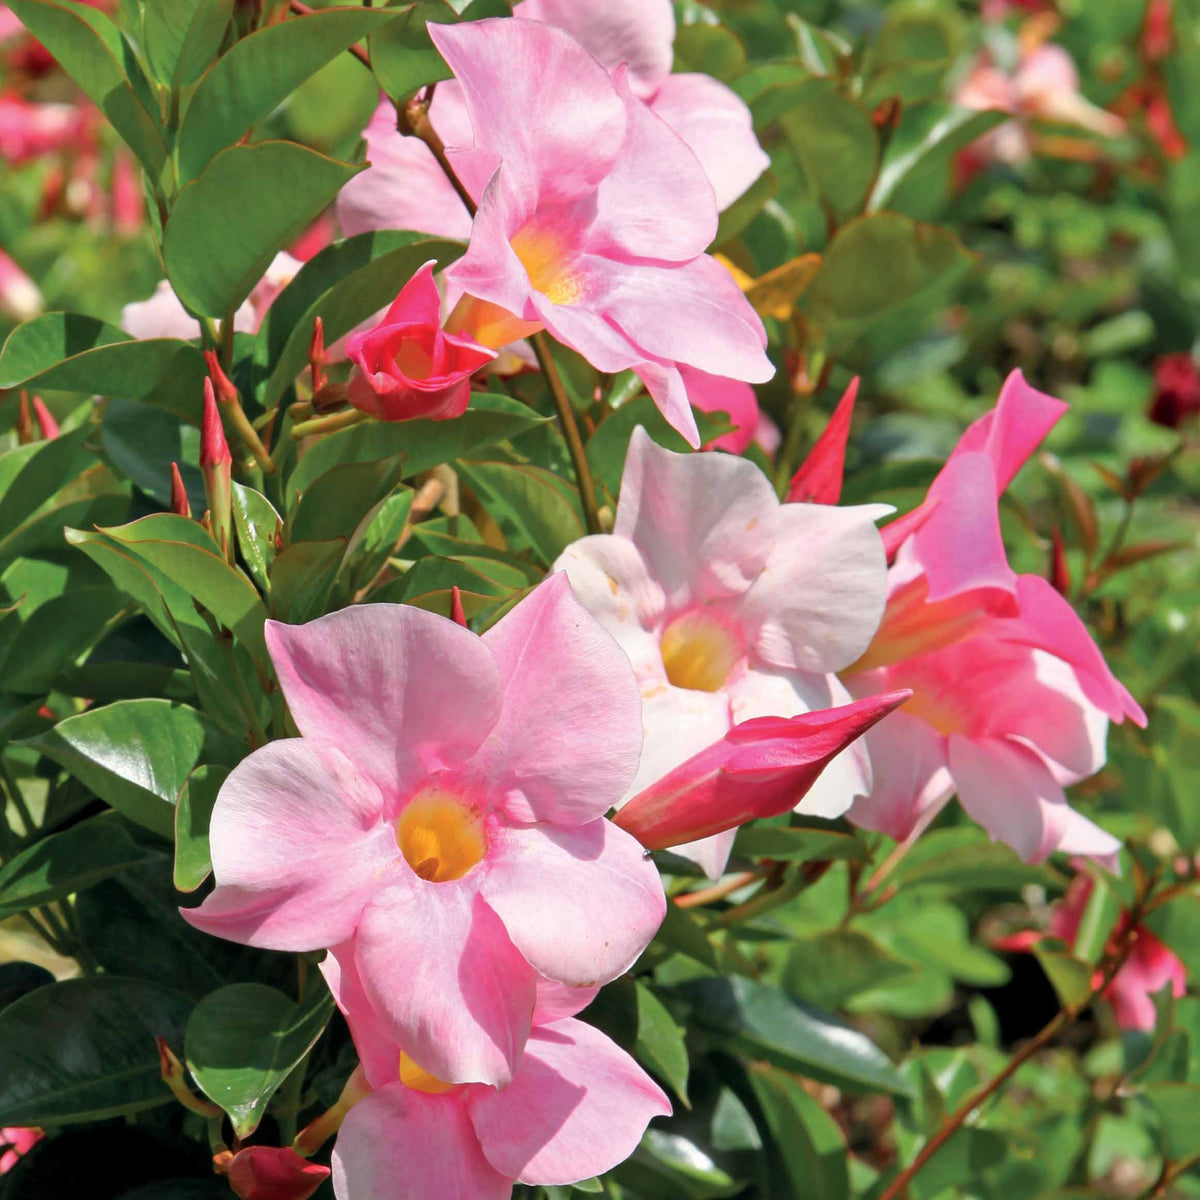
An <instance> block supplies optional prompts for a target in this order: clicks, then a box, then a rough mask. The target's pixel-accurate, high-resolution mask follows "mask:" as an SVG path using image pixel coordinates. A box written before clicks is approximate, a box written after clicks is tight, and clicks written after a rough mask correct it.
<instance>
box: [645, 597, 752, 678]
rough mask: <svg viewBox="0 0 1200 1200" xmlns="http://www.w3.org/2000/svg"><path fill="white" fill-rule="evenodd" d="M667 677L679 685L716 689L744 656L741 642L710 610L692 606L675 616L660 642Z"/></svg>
mask: <svg viewBox="0 0 1200 1200" xmlns="http://www.w3.org/2000/svg"><path fill="white" fill-rule="evenodd" d="M659 648H660V650H661V651H662V660H663V667H664V668H665V670H666V672H667V679H668V680H669V681H670V682H671V683H672V684H673V685H674V686H675V687H678V688H689V689H690V690H692V691H695V692H716V691H719V690H720V689H721V688H722V687H724V686H725V683H726V681H727V680H728V679H729V673H730V672H731V671H732V670H733V668H734V667H735V666H736V665H737V663H738V661H739V660H740V659H741V657H742V654H743V651H742V646H741V643H740V642H739V640H738V638H737V637H736V636H735V635H734V634H733V632H732V631H731V630H729V629H728V628H726V626H725V625H724V624H723V623H722V622H721V621H720V620H719V619H718V618H717V617H715V616H713V615H712V614H711V613H706V612H703V611H701V610H693V611H692V612H688V613H684V614H683V615H682V616H679V617H676V618H675V619H674V620H673V621H672V622H670V624H669V625H667V627H666V628H665V629H664V630H663V632H662V639H661V641H660V643H659Z"/></svg>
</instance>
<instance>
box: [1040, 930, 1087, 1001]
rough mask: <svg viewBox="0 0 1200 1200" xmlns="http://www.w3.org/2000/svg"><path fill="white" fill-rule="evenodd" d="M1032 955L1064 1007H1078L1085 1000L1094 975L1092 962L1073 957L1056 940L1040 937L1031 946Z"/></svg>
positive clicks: (1067, 947)
mask: <svg viewBox="0 0 1200 1200" xmlns="http://www.w3.org/2000/svg"><path fill="white" fill-rule="evenodd" d="M1033 952H1034V954H1035V955H1036V956H1037V960H1038V962H1040V963H1041V964H1042V970H1044V971H1045V972H1046V975H1047V976H1048V977H1049V979H1050V982H1051V983H1052V984H1053V985H1054V990H1055V992H1057V993H1058V998H1059V1001H1060V1002H1061V1003H1062V1004H1063V1005H1069V1006H1071V1007H1078V1006H1079V1005H1081V1004H1083V1003H1084V1002H1085V1001H1086V1000H1087V998H1088V996H1090V995H1091V992H1092V977H1093V975H1094V974H1095V969H1094V968H1093V967H1092V964H1091V963H1089V962H1085V961H1084V960H1083V959H1081V958H1076V957H1075V955H1074V954H1073V953H1072V952H1071V949H1070V947H1069V946H1067V945H1066V943H1065V942H1063V941H1062V940H1061V939H1059V938H1050V937H1047V938H1042V939H1041V940H1040V941H1038V942H1035V943H1034V946H1033Z"/></svg>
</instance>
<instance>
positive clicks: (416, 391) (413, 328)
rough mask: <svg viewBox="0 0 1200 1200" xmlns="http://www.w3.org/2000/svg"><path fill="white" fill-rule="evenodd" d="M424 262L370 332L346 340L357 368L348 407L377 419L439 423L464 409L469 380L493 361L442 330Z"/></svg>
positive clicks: (465, 340) (430, 271)
mask: <svg viewBox="0 0 1200 1200" xmlns="http://www.w3.org/2000/svg"><path fill="white" fill-rule="evenodd" d="M433 268H434V263H433V262H427V263H426V264H425V265H424V266H423V267H422V268H421V269H420V270H419V271H418V272H417V273H416V274H415V275H414V276H413V277H412V278H411V279H410V280H409V281H408V282H407V283H406V284H405V285H404V287H403V288H402V289H401V291H400V294H399V295H398V296H397V297H396V299H395V300H394V301H393V302H392V306H391V308H389V309H388V310H387V312H386V313H385V314H384V316H383V318H382V319H381V320H380V321H379V323H378V324H377V325H376V326H375V327H374V328H373V329H368V330H364V331H362V332H360V333H355V334H352V335H351V336H350V337H349V338H348V339H347V340H346V356H347V358H349V359H350V361H351V362H353V363H354V364H355V366H356V367H358V370H357V371H356V372H355V373H354V374H353V375H352V376H351V378H350V393H349V395H350V403H351V404H353V405H354V407H355V408H360V409H362V411H363V412H367V413H370V414H371V415H372V416H373V417H378V418H379V419H380V420H383V421H411V420H413V419H414V418H416V417H425V418H428V419H429V420H433V421H445V420H447V419H449V418H450V417H458V416H461V415H462V414H463V412H465V411H466V408H467V404H468V402H469V401H470V399H471V395H470V392H471V385H470V378H471V376H472V375H473V374H474V373H475V372H476V371H478V370H479V369H480V368H481V367H484V366H486V365H487V364H488V363H489V362H491V361H492V359H493V358H495V357H496V353H495V351H494V350H486V349H484V347H482V346H480V345H478V344H477V343H476V342H475V341H473V340H472V339H471V338H464V337H452V336H451V335H450V334H447V333H444V332H443V331H442V318H441V305H442V301H441V297H440V296H439V295H438V290H437V284H435V283H434V282H433Z"/></svg>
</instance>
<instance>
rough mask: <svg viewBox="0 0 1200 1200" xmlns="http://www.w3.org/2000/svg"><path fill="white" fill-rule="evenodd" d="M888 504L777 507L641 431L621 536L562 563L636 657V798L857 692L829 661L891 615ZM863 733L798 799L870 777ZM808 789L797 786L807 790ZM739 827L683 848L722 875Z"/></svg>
mask: <svg viewBox="0 0 1200 1200" xmlns="http://www.w3.org/2000/svg"><path fill="white" fill-rule="evenodd" d="M887 511H889V510H888V509H887V508H886V507H884V506H882V505H865V506H860V507H856V508H832V507H829V506H825V505H813V504H788V505H780V503H779V501H778V500H777V499H776V497H775V492H774V490H773V489H772V487H771V485H770V483H769V482H768V481H767V478H766V476H764V475H763V473H762V472H761V471H760V470H759V469H758V468H757V467H756V466H754V464H753V463H750V462H747V461H746V460H745V459H740V458H734V457H731V456H729V455H724V454H672V453H671V452H670V451H667V450H663V449H662V448H661V447H659V446H657V445H655V443H654V442H652V441H651V440H650V438H649V437H648V436H647V434H646V432H645V430H643V429H641V428H638V429H636V430H634V434H633V438H632V439H631V441H630V443H629V454H628V457H627V458H626V460H625V473H624V476H623V478H622V480H621V495H620V502H619V504H618V506H617V515H616V524H615V526H614V529H613V532H612V533H611V534H602V535H597V536H594V537H586V538H581V539H580V540H579V541H577V542H574V543H572V545H570V546H568V547H567V549H566V550H565V551H564V552H563V554H562V556H561V557H560V558H559V560H558V562H557V563H556V564H555V565H556V567H557V568H559V569H561V570H565V571H566V572H567V573H568V574H569V575H570V577H571V582H572V584H573V585H574V587H575V590H576V592H577V594H578V595H579V598H580V600H582V601H583V603H584V604H585V605H586V606H587V607H588V608H589V609H590V610H591V611H592V612H593V613H594V614H595V615H596V616H597V617H598V618H599V619H600V621H601V623H602V624H603V625H604V627H605V628H606V629H608V630H609V631H610V632H611V633H612V634H613V636H614V637H615V638H616V639H617V641H618V642H619V643H620V644H621V647H622V649H624V651H625V652H626V654H628V655H629V658H630V661H631V662H632V663H633V669H634V673H635V675H636V676H637V679H638V682H639V684H640V685H641V693H642V724H643V726H644V731H645V748H644V750H643V752H642V762H641V767H640V769H639V771H638V774H637V778H636V780H635V781H634V782H633V786H632V787H631V788H630V789H629V791H628V793H627V796H626V798H627V799H628V798H629V797H632V796H635V795H637V794H638V793H639V792H642V791H643V790H645V789H646V788H648V787H649V786H650V785H651V784H653V783H655V782H656V781H657V780H659V779H661V778H662V777H663V776H665V775H667V773H668V772H670V771H672V770H673V769H674V768H676V767H678V766H680V764H682V763H684V762H686V761H687V760H689V759H691V758H692V756H693V755H696V754H697V753H699V752H700V751H702V750H705V749H706V748H707V747H709V746H711V745H712V744H713V743H715V742H718V741H719V740H720V739H721V738H723V737H724V736H725V735H726V734H727V733H728V732H729V730H730V729H731V728H733V727H734V726H735V725H740V724H741V723H742V722H743V721H748V720H750V719H751V718H753V717H794V716H796V715H797V714H800V713H806V712H809V711H810V710H812V709H819V708H829V707H830V706H831V705H836V704H841V703H843V702H845V701H848V700H849V699H850V697H849V695H848V694H847V692H846V691H845V690H844V688H843V687H842V685H841V684H840V683H839V682H838V680H837V678H836V676H835V675H834V672H835V671H838V670H840V669H842V668H843V667H846V666H848V665H849V664H850V663H852V662H853V661H854V660H855V659H856V658H857V657H858V656H859V655H860V654H861V653H862V652H863V650H864V649H866V647H867V645H868V644H869V642H870V640H871V637H872V635H873V634H874V633H875V628H876V626H877V625H878V623H879V617H880V614H881V612H882V611H883V602H884V582H885V578H886V564H885V561H884V555H883V546H882V544H881V542H880V539H879V534H878V531H877V530H876V529H875V525H874V520H875V518H876V517H877V516H879V515H882V514H883V513H886V512H887ZM870 780H871V774H870V764H869V762H868V760H867V758H866V755H865V753H864V752H863V750H862V747H861V745H855V746H852V747H851V748H850V749H849V750H848V751H847V752H846V753H845V754H841V755H839V756H838V757H837V758H836V759H835V760H834V761H833V762H832V763H830V765H829V766H828V767H827V768H826V769H825V771H824V772H822V774H821V776H820V778H819V779H818V780H816V782H815V783H814V784H813V786H812V790H811V791H809V793H808V795H807V797H805V798H804V800H803V803H802V804H799V805H798V807H799V811H801V812H807V813H813V814H815V815H818V816H823V817H836V816H838V815H840V814H841V813H844V812H845V811H846V809H847V808H848V807H849V806H850V803H851V801H852V800H853V798H854V796H855V795H856V794H858V793H861V792H865V791H867V790H869V788H870ZM797 799H799V794H798V795H797ZM732 842H733V832H732V831H731V830H730V831H729V832H725V833H721V834H719V835H718V836H716V837H713V838H706V839H704V840H703V841H702V842H700V843H697V844H687V845H684V846H681V847H678V848H677V851H676V852H677V853H681V854H684V855H686V856H687V857H689V858H692V859H694V860H695V861H696V862H699V863H700V864H701V865H702V866H703V867H704V869H705V870H706V871H707V872H708V873H709V874H710V875H713V876H716V875H719V874H720V873H721V871H722V869H723V868H724V865H725V861H726V859H727V858H728V856H729V848H730V846H731V844H732Z"/></svg>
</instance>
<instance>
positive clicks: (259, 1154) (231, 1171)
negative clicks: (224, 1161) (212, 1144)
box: [228, 1146, 329, 1200]
mask: <svg viewBox="0 0 1200 1200" xmlns="http://www.w3.org/2000/svg"><path fill="white" fill-rule="evenodd" d="M228 1175H229V1186H230V1187H231V1188H233V1190H234V1192H235V1193H236V1194H237V1195H238V1196H240V1197H241V1200H308V1197H309V1196H311V1195H312V1194H313V1192H315V1191H316V1190H317V1188H319V1187H320V1186H321V1184H322V1183H323V1182H324V1181H325V1180H326V1179H327V1178H328V1177H329V1168H328V1167H322V1166H320V1165H319V1164H318V1163H310V1162H306V1161H305V1160H304V1159H303V1158H301V1157H300V1155H298V1154H297V1153H296V1152H295V1150H293V1149H292V1148H291V1147H290V1146H282V1147H281V1146H247V1147H246V1148H245V1149H244V1150H239V1151H238V1152H237V1154H235V1155H234V1156H233V1160H232V1161H231V1162H230V1163H229V1166H228Z"/></svg>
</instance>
